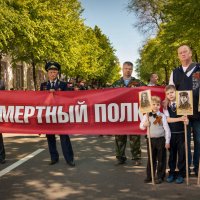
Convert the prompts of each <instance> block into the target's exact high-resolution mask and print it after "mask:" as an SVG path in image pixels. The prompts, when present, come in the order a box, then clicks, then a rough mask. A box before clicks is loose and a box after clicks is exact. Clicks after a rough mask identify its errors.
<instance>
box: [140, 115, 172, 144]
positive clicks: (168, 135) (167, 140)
mask: <svg viewBox="0 0 200 200" xmlns="http://www.w3.org/2000/svg"><path fill="white" fill-rule="evenodd" d="M156 114H157V115H160V116H162V124H163V128H164V130H165V143H166V144H169V143H170V139H171V131H170V128H169V125H168V123H167V118H166V116H165V115H164V114H163V113H161V112H160V111H158V112H157V113H156ZM146 121H147V114H145V115H144V116H143V118H142V121H141V122H140V129H142V130H145V129H146V127H145V126H144V123H145V122H146Z"/></svg>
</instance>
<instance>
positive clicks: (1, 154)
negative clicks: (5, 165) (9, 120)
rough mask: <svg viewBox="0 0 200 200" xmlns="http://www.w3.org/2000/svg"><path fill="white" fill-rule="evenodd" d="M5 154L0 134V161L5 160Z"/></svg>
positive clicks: (0, 134)
mask: <svg viewBox="0 0 200 200" xmlns="http://www.w3.org/2000/svg"><path fill="white" fill-rule="evenodd" d="M5 157H6V154H5V149H4V144H3V136H2V133H0V160H5Z"/></svg>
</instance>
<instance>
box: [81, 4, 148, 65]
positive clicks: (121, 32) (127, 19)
mask: <svg viewBox="0 0 200 200" xmlns="http://www.w3.org/2000/svg"><path fill="white" fill-rule="evenodd" d="M80 2H81V4H82V7H83V9H84V12H83V14H82V18H84V19H85V24H86V25H88V26H90V27H92V28H94V26H95V25H97V26H98V27H99V28H100V29H101V30H102V32H103V33H104V34H105V35H107V36H108V38H109V40H110V42H111V43H112V45H113V47H114V49H115V50H116V56H117V57H118V58H119V61H120V64H121V65H122V64H123V62H125V61H131V62H133V64H135V61H136V60H137V59H138V58H139V52H138V50H139V48H140V47H141V46H142V44H143V41H144V40H145V37H144V35H142V34H141V33H140V32H139V31H138V30H137V29H136V28H134V26H133V25H134V23H135V22H136V17H135V15H134V13H129V12H128V11H127V8H126V7H127V5H128V2H129V0H80Z"/></svg>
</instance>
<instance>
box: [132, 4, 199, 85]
mask: <svg viewBox="0 0 200 200" xmlns="http://www.w3.org/2000/svg"><path fill="white" fill-rule="evenodd" d="M130 3H132V4H129V7H130V5H131V6H132V7H131V9H132V11H134V12H136V14H138V15H139V16H141V17H143V18H142V20H143V21H142V20H141V17H139V18H138V22H139V23H140V26H141V27H140V28H142V29H145V30H147V31H150V30H149V29H147V27H148V28H150V29H151V28H153V24H154V25H156V26H157V22H158V26H157V28H156V34H155V35H154V37H151V38H150V39H148V40H147V41H146V43H145V44H144V45H143V47H141V50H140V59H139V60H138V62H137V72H138V74H139V75H140V76H141V78H142V79H143V80H147V78H149V73H148V72H157V73H158V75H159V77H160V80H165V81H168V79H169V75H170V72H171V70H172V69H173V68H174V67H176V66H177V65H179V61H178V59H177V48H178V46H179V45H181V44H188V45H190V46H191V47H192V49H193V56H194V60H195V61H199V55H200V46H199V45H200V40H199V38H198V35H199V28H200V21H199V17H200V12H199V11H200V2H199V1H195V0H189V1H188V0H179V1H176V0H167V1H157V0H150V1H145V0H142V1H137V0H131V1H130ZM155 8H158V9H155ZM129 9H130V8H129ZM143 22H145V23H143ZM149 24H150V25H152V26H148V25H149ZM154 30H155V29H154Z"/></svg>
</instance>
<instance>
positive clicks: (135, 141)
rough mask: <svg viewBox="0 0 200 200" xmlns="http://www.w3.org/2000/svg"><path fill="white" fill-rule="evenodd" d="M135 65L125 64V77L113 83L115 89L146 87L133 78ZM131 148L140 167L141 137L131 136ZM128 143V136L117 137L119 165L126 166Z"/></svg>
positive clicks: (116, 147)
mask: <svg viewBox="0 0 200 200" xmlns="http://www.w3.org/2000/svg"><path fill="white" fill-rule="evenodd" d="M132 72H133V64H132V63H131V62H129V61H127V62H124V64H123V76H122V77H121V78H120V79H119V80H117V81H116V82H114V83H113V87H138V86H142V85H144V84H143V83H142V82H140V81H139V80H138V79H136V78H134V77H132V76H131V75H132ZM129 139H130V148H131V154H132V160H133V161H134V165H140V163H141V147H140V136H139V135H130V136H129ZM126 143H127V135H116V136H115V149H116V158H117V160H118V162H117V164H124V163H125V162H126V160H127V158H126V155H125V150H126Z"/></svg>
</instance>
